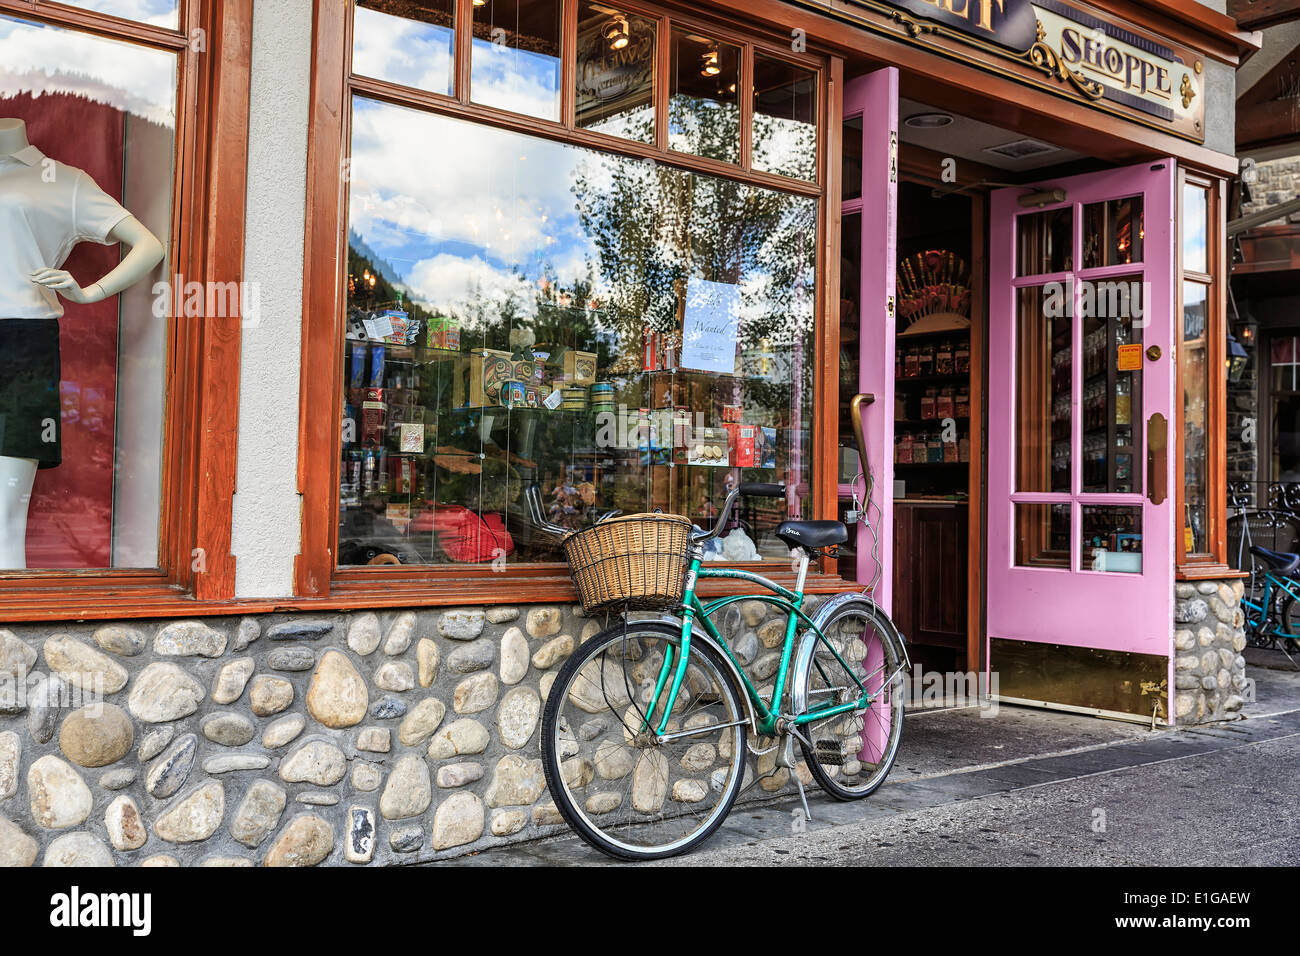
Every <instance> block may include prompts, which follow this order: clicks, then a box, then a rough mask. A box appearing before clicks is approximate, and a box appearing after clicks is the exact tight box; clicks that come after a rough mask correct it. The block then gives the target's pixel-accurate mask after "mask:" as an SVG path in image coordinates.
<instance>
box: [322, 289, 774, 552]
mask: <svg viewBox="0 0 1300 956" xmlns="http://www.w3.org/2000/svg"><path fill="white" fill-rule="evenodd" d="M683 292H684V295H683V296H682V299H683V301H682V304H681V305H680V306H679V309H678V322H677V327H676V328H675V329H673V330H671V331H667V332H663V331H658V330H655V329H652V328H646V329H643V330H640V331H639V332H638V335H639V338H640V342H639V348H638V347H635V346H634V347H633V348H629V347H628V335H627V333H626V331H624V330H620V331H618V332H610V331H606V330H605V329H606V325H607V323H605V322H603V321H602V320H601V319H602V316H601V315H600V310H599V308H597V307H594V306H593V305H592V303H584V304H583V305H581V306H580V305H577V304H574V303H573V302H572V300H571V299H570V301H569V302H568V303H567V304H566V303H565V299H566V298H569V297H567V296H566V297H559V298H557V301H556V303H555V304H554V306H553V307H551V308H548V309H547V310H546V314H545V315H543V314H540V313H539V315H538V317H537V320H536V322H534V323H533V324H532V325H531V326H526V327H521V326H520V325H518V324H515V325H513V327H511V323H507V322H502V323H501V324H500V326H499V327H491V326H490V327H489V329H488V331H487V332H486V333H485V332H484V331H483V329H482V328H481V327H479V328H477V329H475V330H474V331H473V332H471V331H470V330H469V329H468V328H463V327H462V325H461V323H460V322H458V321H457V319H454V318H451V317H448V316H444V315H437V314H433V313H430V312H427V311H426V310H423V309H421V308H419V307H418V306H412V305H409V304H408V305H406V306H403V305H402V303H401V302H395V303H386V304H384V305H383V306H382V307H378V308H371V309H369V310H367V309H362V308H357V307H355V306H354V307H353V308H352V309H351V310H350V314H349V321H348V331H347V343H346V349H345V356H344V362H345V376H344V382H345V395H344V406H343V426H342V448H343V453H342V461H341V476H340V531H339V563H340V565H343V566H347V565H357V564H394V563H402V564H441V563H487V562H492V561H499V560H500V559H502V558H506V559H508V560H509V561H511V562H516V561H556V560H562V558H561V556H560V552H559V551H558V548H557V547H556V545H555V542H554V541H553V540H552V539H551V538H549V537H547V536H545V535H543V534H541V533H539V532H538V531H537V530H536V529H535V527H534V522H533V521H532V520H531V517H530V513H529V507H528V503H527V499H526V497H525V493H524V492H525V490H526V489H527V488H528V487H529V486H530V485H535V486H536V487H537V489H538V491H539V493H540V495H541V500H542V503H543V508H544V511H545V515H546V518H547V519H548V520H549V521H551V522H552V523H555V524H559V525H562V526H564V527H570V528H575V529H576V528H580V527H585V526H587V525H589V524H590V523H592V522H593V521H596V520H598V519H599V518H600V517H601V516H603V515H606V514H609V513H610V512H615V511H621V512H623V513H626V514H633V513H638V512H645V511H653V510H657V509H662V510H663V511H665V512H669V513H677V514H686V515H688V516H689V517H691V518H692V519H693V520H694V521H695V522H696V523H697V524H699V525H701V526H707V525H708V524H709V523H711V521H712V519H713V518H714V517H715V516H716V514H717V508H718V507H720V506H721V504H722V501H723V499H724V498H725V497H726V494H727V492H728V491H729V490H730V489H731V488H732V487H734V486H735V484H736V483H737V482H738V481H741V480H758V481H778V480H781V479H782V476H783V474H784V472H783V471H778V464H780V465H781V466H782V468H784V467H786V465H787V462H786V461H785V460H784V459H785V457H786V455H785V454H781V453H780V451H779V450H780V447H781V446H780V443H781V442H782V440H786V441H788V440H789V438H788V435H789V428H790V417H791V412H790V409H791V407H792V405H797V403H795V402H792V401H791V397H792V396H791V392H790V388H791V381H792V379H794V378H795V375H794V371H793V369H792V368H791V362H790V359H789V353H790V350H789V349H788V348H786V349H779V348H774V347H773V346H772V344H771V343H770V342H768V341H767V340H760V341H758V342H756V343H755V346H756V347H754V348H746V347H743V345H742V342H741V338H740V335H739V290H738V287H737V286H734V285H725V284H723V283H713V282H706V281H703V280H695V279H692V280H690V281H689V282H688V283H687V284H686V287H685V288H684V290H683ZM471 337H472V338H473V341H472V342H471V341H470V339H471ZM498 338H499V339H500V340H499V341H498V340H497V339H498ZM776 396H780V398H776ZM778 459H781V461H780V462H778ZM783 507H784V506H783V503H781V502H775V501H772V502H761V503H760V502H754V503H752V504H751V505H750V506H749V507H748V508H746V509H742V511H741V513H740V514H738V515H737V516H736V517H734V518H733V519H732V522H731V532H730V533H728V534H727V535H726V536H725V537H723V538H722V539H720V540H718V541H716V542H711V543H710V544H711V550H710V554H709V558H710V559H712V560H733V561H734V560H761V559H762V558H763V557H765V556H766V557H775V556H777V555H776V550H775V549H774V545H773V541H772V540H770V536H763V535H760V534H759V532H758V530H757V529H756V527H755V524H756V523H757V524H760V525H761V526H762V527H763V528H766V527H767V526H768V525H772V524H774V523H775V521H776V519H777V514H776V512H777V511H780V510H782V509H783ZM755 508H762V509H766V510H765V511H763V513H762V514H761V516H760V515H759V514H758V513H757V512H756V510H755ZM767 510H771V511H772V512H773V513H772V514H771V515H768V514H767V513H766V511H767ZM764 538H768V539H769V540H763V541H762V543H763V552H762V553H760V551H759V549H758V547H756V545H755V542H756V541H759V540H760V539H764ZM768 552H771V553H770V554H769V553H768ZM780 554H781V556H784V554H785V549H784V548H781V549H780Z"/></svg>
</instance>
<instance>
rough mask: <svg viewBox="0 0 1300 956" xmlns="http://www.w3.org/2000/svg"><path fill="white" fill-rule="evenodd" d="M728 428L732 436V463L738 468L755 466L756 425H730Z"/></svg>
mask: <svg viewBox="0 0 1300 956" xmlns="http://www.w3.org/2000/svg"><path fill="white" fill-rule="evenodd" d="M726 428H727V432H728V434H729V436H730V438H731V464H732V465H734V466H735V467H737V468H753V467H754V450H755V448H754V431H755V427H754V426H753V425H728V426H726Z"/></svg>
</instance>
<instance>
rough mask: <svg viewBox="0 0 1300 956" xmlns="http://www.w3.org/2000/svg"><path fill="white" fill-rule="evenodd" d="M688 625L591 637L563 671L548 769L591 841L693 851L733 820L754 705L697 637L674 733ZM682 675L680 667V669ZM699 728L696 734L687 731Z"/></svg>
mask: <svg viewBox="0 0 1300 956" xmlns="http://www.w3.org/2000/svg"><path fill="white" fill-rule="evenodd" d="M681 637H682V635H681V630H680V627H679V626H678V627H674V626H672V625H669V624H665V623H657V622H636V621H633V622H629V623H628V624H627V626H626V629H625V628H624V626H623V625H622V624H619V625H616V626H615V627H612V628H610V629H609V630H607V631H604V632H603V633H601V634H598V635H596V636H595V637H593V638H592V639H591V640H589V641H588V642H587V643H585V644H583V645H582V647H580V648H579V649H578V650H577V651H576V652H575V653H574V654H573V655H572V656H571V657H570V658H569V659H568V661H566V662H565V665H564V667H563V668H562V669H561V671H560V673H559V675H558V676H557V677H556V679H555V686H554V687H552V688H551V693H550V696H549V697H548V698H547V701H546V710H545V714H544V715H543V718H542V751H543V767H544V769H545V772H546V785H547V788H548V789H549V790H550V793H551V796H552V797H553V798H554V800H555V806H556V808H557V809H558V810H559V811H560V814H561V815H562V816H563V817H564V819H565V820H566V821H567V822H568V824H569V826H570V827H572V828H573V830H574V831H575V832H576V833H577V834H578V835H579V836H581V837H582V838H583V839H584V840H585V841H586V842H587V843H589V844H591V845H592V846H593V847H595V848H596V849H598V850H600V851H601V852H603V853H607V854H609V855H610V856H613V857H617V858H619V859H625V860H654V859H659V858H661V857H667V856H674V855H676V854H678V853H685V852H687V851H689V850H691V849H692V848H694V847H696V846H698V845H699V844H700V843H702V842H704V841H705V840H706V839H708V837H709V835H710V834H711V833H713V831H714V830H716V829H717V828H718V826H719V825H720V824H721V823H722V821H723V820H724V819H725V818H726V816H727V812H728V811H729V810H730V809H731V805H732V804H733V803H734V802H735V800H736V797H737V795H738V794H739V792H740V787H741V784H742V782H743V779H744V774H745V721H746V719H747V712H746V710H745V706H744V703H743V701H742V699H741V697H740V692H739V690H738V689H737V687H736V684H735V681H734V679H733V678H732V676H731V673H730V670H729V668H728V667H727V665H726V663H725V662H724V661H723V659H722V657H721V655H720V654H718V652H717V651H715V650H714V649H713V648H712V647H710V646H708V645H706V644H704V643H702V642H699V641H696V642H692V644H691V648H690V664H689V666H688V668H687V671H686V677H685V679H684V680H683V681H682V686H681V691H680V693H679V696H678V698H677V701H676V703H675V704H674V705H673V709H672V712H671V714H670V715H669V717H670V719H669V723H668V726H667V731H666V733H667V734H678V733H683V734H687V735H685V736H681V737H675V738H674V739H671V740H666V741H663V742H658V741H656V740H655V734H654V733H653V728H654V727H657V726H658V724H659V722H660V720H661V718H662V717H663V713H664V703H665V702H666V700H667V697H668V686H669V685H665V686H664V689H663V691H662V692H661V694H660V696H659V699H658V701H657V702H656V704H655V705H654V707H653V710H652V709H651V701H652V699H653V697H654V690H655V686H656V683H657V680H658V678H659V676H660V674H661V672H662V669H663V666H664V662H665V660H668V661H669V662H670V664H672V665H675V664H676V662H677V661H678V660H679V659H680V657H679V655H680V652H681ZM670 680H671V674H670ZM687 732H689V733H687Z"/></svg>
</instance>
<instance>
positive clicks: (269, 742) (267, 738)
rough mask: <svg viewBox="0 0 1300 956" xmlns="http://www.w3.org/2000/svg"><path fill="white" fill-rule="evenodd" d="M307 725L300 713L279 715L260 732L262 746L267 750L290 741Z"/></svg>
mask: <svg viewBox="0 0 1300 956" xmlns="http://www.w3.org/2000/svg"><path fill="white" fill-rule="evenodd" d="M306 726H307V721H306V719H305V718H304V717H303V716H302V714H290V715H289V716H287V717H281V718H280V719H279V720H277V721H275V722H274V723H272V724H271V725H270V726H269V727H267V728H266V730H265V731H263V732H262V746H263V747H265V748H266V749H267V750H276V749H278V748H280V747H283V746H284V745H285V744H287V743H289V742H290V741H292V740H293V739H294V738H295V737H297V736H298V735H299V734H300V733H302V732H303V729H304V728H305V727H306Z"/></svg>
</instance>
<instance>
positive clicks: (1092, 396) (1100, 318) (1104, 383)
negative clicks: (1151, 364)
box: [1079, 276, 1145, 494]
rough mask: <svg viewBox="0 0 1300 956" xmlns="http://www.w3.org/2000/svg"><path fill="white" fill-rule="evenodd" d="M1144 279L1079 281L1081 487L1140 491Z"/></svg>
mask: <svg viewBox="0 0 1300 956" xmlns="http://www.w3.org/2000/svg"><path fill="white" fill-rule="evenodd" d="M1142 306H1143V299H1142V279H1141V277H1140V276H1123V277H1118V278H1115V279H1104V280H1100V281H1088V280H1084V281H1082V282H1080V284H1079V314H1080V318H1081V320H1082V321H1083V394H1082V406H1081V408H1080V414H1081V415H1082V417H1083V435H1082V441H1083V447H1082V449H1081V450H1082V452H1083V459H1082V460H1083V483H1082V490H1083V491H1085V492H1093V493H1111V494H1120V493H1136V492H1140V491H1141V490H1142V468H1141V457H1140V456H1141V451H1142V449H1141V443H1142V435H1141V429H1140V428H1138V427H1135V424H1134V423H1135V422H1140V421H1142V363H1143V355H1142V326H1143V325H1144V324H1145V323H1144V322H1143V321H1142V315H1143V308H1142Z"/></svg>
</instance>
